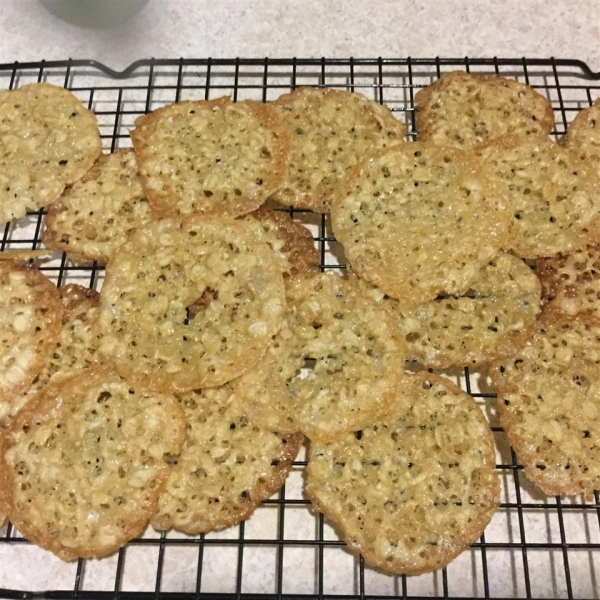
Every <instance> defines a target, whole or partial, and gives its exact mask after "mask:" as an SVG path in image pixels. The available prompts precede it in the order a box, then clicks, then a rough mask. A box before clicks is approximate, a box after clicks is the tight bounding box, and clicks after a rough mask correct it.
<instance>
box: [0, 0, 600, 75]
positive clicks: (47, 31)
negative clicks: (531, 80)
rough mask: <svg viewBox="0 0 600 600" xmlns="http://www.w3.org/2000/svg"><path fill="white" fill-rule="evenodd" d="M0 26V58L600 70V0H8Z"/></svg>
mask: <svg viewBox="0 0 600 600" xmlns="http://www.w3.org/2000/svg"><path fill="white" fill-rule="evenodd" d="M50 1H52V0H50ZM72 1H74V2H76V1H77V0H72ZM125 1H127V0H125ZM0 32H1V34H0V62H9V61H13V60H20V61H27V60H40V59H43V58H45V59H63V58H68V57H72V58H93V59H97V60H100V61H103V62H105V63H106V64H107V65H109V66H111V67H113V68H115V69H116V68H123V67H125V66H127V65H128V64H129V63H131V62H132V61H134V60H136V59H139V58H149V57H151V56H154V57H157V58H166V57H169V58H179V57H181V56H183V57H195V58H198V57H208V56H212V57H234V56H246V57H263V56H272V57H275V56H278V57H291V56H298V57H315V56H316V57H320V56H329V57H348V56H355V57H358V56H362V57H377V56H384V57H400V56H413V57H418V56H421V57H423V56H436V55H439V56H446V57H449V56H452V57H460V56H465V55H469V56H479V57H483V56H494V55H496V56H506V57H512V56H518V57H521V56H528V57H549V56H555V57H562V58H579V59H581V60H584V61H586V62H587V63H588V64H589V66H590V67H591V68H592V69H594V70H599V69H600V2H599V1H598V0H570V1H569V2H549V1H548V0H453V1H452V2H449V1H448V0H427V1H424V0H421V1H418V0H413V1H407V0H403V1H398V0H345V1H340V0H294V1H291V0H253V1H246V2H240V1H239V0H213V1H211V2H208V1H206V0H150V1H149V3H148V4H147V6H146V7H145V8H144V10H143V11H142V12H141V13H140V14H139V15H138V16H137V17H135V18H134V19H132V20H130V21H128V22H123V23H120V24H119V25H118V26H116V27H112V28H108V29H84V28H81V27H77V26H74V25H71V24H68V23H66V22H64V21H62V20H60V19H58V18H56V17H55V16H53V15H51V14H49V13H48V12H47V11H46V10H45V9H44V8H42V7H41V5H40V2H39V1H38V0H2V1H1V2H0Z"/></svg>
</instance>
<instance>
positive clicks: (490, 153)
mask: <svg viewBox="0 0 600 600" xmlns="http://www.w3.org/2000/svg"><path fill="white" fill-rule="evenodd" d="M477 153H478V154H479V155H480V156H481V158H482V159H483V160H484V161H485V162H486V164H487V165H488V166H489V168H490V170H491V171H492V172H493V173H494V174H495V175H496V177H497V178H498V179H500V181H501V182H502V183H503V184H504V186H505V189H506V193H507V194H508V199H509V201H510V203H511V205H512V210H513V219H512V232H513V238H514V239H513V244H512V246H511V248H512V250H513V251H514V252H515V253H516V254H518V255H519V256H521V257H522V258H543V257H546V256H554V255H555V254H558V253H559V252H561V253H569V252H571V251H572V250H575V249H576V248H579V247H581V246H582V245H585V244H587V243H594V242H595V241H596V240H597V238H598V235H600V179H598V178H597V177H596V176H595V175H594V173H593V171H592V170H590V169H587V168H586V165H585V164H584V163H583V162H582V161H581V160H580V159H579V158H578V157H577V156H576V155H575V154H573V153H572V152H571V151H569V150H567V149H566V148H564V147H563V146H560V145H559V144H556V143H555V142H553V141H552V140H551V139H550V138H549V137H548V136H546V135H537V136H536V135H530V136H527V137H525V136H506V137H502V138H499V139H496V140H494V141H492V142H490V143H489V144H486V145H484V146H481V147H480V148H479V149H478V151H477Z"/></svg>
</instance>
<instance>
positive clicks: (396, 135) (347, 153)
mask: <svg viewBox="0 0 600 600" xmlns="http://www.w3.org/2000/svg"><path fill="white" fill-rule="evenodd" d="M273 106H274V108H276V109H277V111H278V112H279V115H280V116H281V119H282V121H283V123H284V124H285V126H286V127H287V128H288V130H289V132H290V136H291V157H290V166H289V170H288V182H287V184H286V185H285V186H283V187H282V188H281V189H280V190H279V191H278V192H276V193H275V194H274V195H273V198H274V199H275V200H277V201H278V202H280V203H281V204H285V205H287V206H294V207H296V208H309V209H312V210H315V211H318V212H329V206H330V203H331V198H332V195H333V193H334V191H335V188H336V187H337V186H338V185H339V183H340V182H341V181H342V180H343V178H344V177H345V175H346V174H347V172H348V171H349V170H351V169H352V168H353V167H355V166H356V164H357V163H358V162H360V161H361V160H363V159H364V158H365V157H366V156H369V155H371V154H376V153H377V152H380V151H381V150H383V149H384V148H387V147H388V146H390V145H393V144H399V143H402V142H404V136H405V135H406V128H405V127H404V125H403V124H402V123H400V121H398V120H397V119H396V118H395V117H394V115H393V114H392V112H391V111H390V109H389V108H388V107H387V106H384V105H381V104H378V103H377V102H373V101H372V100H368V99H367V98H365V96H363V95H362V94H358V93H355V92H347V91H343V90H333V89H327V88H308V87H302V88H298V89H297V90H295V91H293V92H291V93H289V94H284V95H282V96H279V98H277V100H275V102H274V103H273Z"/></svg>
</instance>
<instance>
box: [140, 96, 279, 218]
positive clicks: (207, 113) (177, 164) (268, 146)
mask: <svg viewBox="0 0 600 600" xmlns="http://www.w3.org/2000/svg"><path fill="white" fill-rule="evenodd" d="M131 139H132V140H133V145H134V147H135V152H136V156H137V161H138V165H139V167H140V174H141V178H142V185H143V186H144V189H145V190H146V194H147V196H148V201H149V202H150V206H151V208H152V211H153V212H154V213H155V215H156V216H159V217H168V216H175V215H187V214H192V213H202V214H206V215H221V216H228V217H237V216H240V215H243V214H246V213H249V212H251V211H253V210H255V209H257V208H258V207H259V206H260V205H261V204H263V202H264V201H265V200H266V199H267V198H268V197H269V196H270V195H271V194H273V193H274V192H276V191H277V190H278V189H279V188H280V187H281V186H282V185H283V184H284V183H285V178H286V171H287V166H288V160H289V135H288V133H287V131H286V130H285V128H284V127H283V126H282V124H281V122H280V119H279V116H278V115H277V112H276V111H275V110H274V109H273V108H271V107H270V106H267V105H265V104H262V103H260V102H254V101H253V100H245V101H243V102H237V103H232V102H231V99H230V98H229V97H225V96H224V97H222V98H217V99H216V100H199V101H191V100H190V101H186V102H179V103H177V104H171V105H169V106H165V107H164V108H159V109H158V110H155V111H154V112H152V113H150V114H148V115H144V116H142V117H139V118H138V119H137V120H136V123H135V129H134V130H133V131H132V132H131Z"/></svg>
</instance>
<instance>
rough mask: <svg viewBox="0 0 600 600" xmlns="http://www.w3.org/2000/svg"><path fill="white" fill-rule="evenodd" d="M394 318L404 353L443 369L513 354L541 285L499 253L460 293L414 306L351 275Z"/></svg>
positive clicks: (530, 321) (530, 323)
mask: <svg viewBox="0 0 600 600" xmlns="http://www.w3.org/2000/svg"><path fill="white" fill-rule="evenodd" d="M356 279H357V280H358V282H359V284H360V285H363V286H364V287H366V288H368V291H369V293H370V295H371V296H372V297H373V298H374V299H376V300H378V301H380V302H382V303H383V305H384V306H386V307H387V308H388V310H389V311H390V313H391V314H392V316H393V317H394V319H395V322H396V325H397V326H398V329H399V331H400V333H401V334H402V336H403V337H404V340H405V341H406V347H407V351H408V359H409V360H414V361H418V362H420V363H421V364H422V365H424V366H425V367H429V368H433V369H445V368H447V367H450V366H461V367H469V366H475V365H482V364H487V363H490V362H494V361H497V360H501V359H502V358H506V357H510V356H513V355H514V354H515V353H516V352H517V351H518V350H519V349H520V348H521V347H522V346H523V345H524V344H525V342H527V340H528V339H529V337H530V336H531V334H532V333H533V329H534V327H535V321H536V317H537V315H538V313H539V310H540V297H541V285H540V282H539V280H538V278H537V277H536V275H535V273H534V272H533V271H532V270H531V269H530V268H529V267H528V266H527V265H526V264H525V263H524V262H523V261H522V260H521V259H519V258H516V257H514V256H511V255H510V254H505V253H503V252H500V253H498V255H497V256H496V257H494V258H493V259H492V260H491V261H490V262H489V263H488V264H487V265H486V266H485V267H483V268H482V269H481V270H480V272H479V273H478V275H477V277H476V278H475V279H474V281H473V282H471V288H470V289H469V290H468V291H467V292H466V293H465V294H464V295H462V296H444V297H440V298H437V299H435V300H433V301H431V302H427V303H425V304H421V305H419V306H416V307H415V308H407V309H405V308H403V307H402V305H401V304H400V302H398V300H394V299H393V298H390V297H389V296H386V295H384V294H383V293H382V292H380V291H379V290H378V289H377V288H375V287H374V286H371V285H370V284H368V283H366V282H364V281H363V280H361V279H359V278H356Z"/></svg>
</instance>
